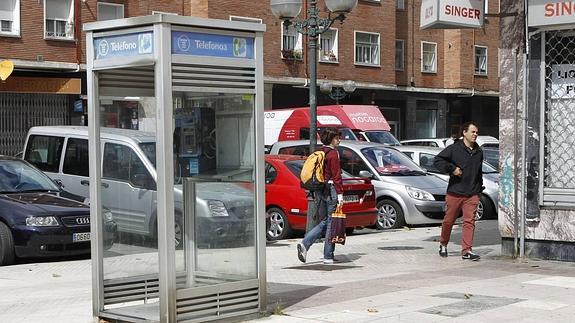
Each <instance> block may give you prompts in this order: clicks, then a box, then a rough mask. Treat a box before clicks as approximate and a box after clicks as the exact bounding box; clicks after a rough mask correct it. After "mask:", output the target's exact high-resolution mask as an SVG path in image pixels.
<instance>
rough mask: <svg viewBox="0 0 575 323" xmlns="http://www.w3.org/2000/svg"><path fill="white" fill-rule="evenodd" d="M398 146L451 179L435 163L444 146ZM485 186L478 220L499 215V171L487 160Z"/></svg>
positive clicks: (424, 166) (429, 167)
mask: <svg viewBox="0 0 575 323" xmlns="http://www.w3.org/2000/svg"><path fill="white" fill-rule="evenodd" d="M396 148H397V149H398V150H399V151H401V152H403V153H404V154H406V155H407V156H408V157H409V158H411V159H413V161H415V163H416V164H418V165H419V166H420V167H421V168H423V169H425V170H426V171H428V172H430V173H433V174H436V175H437V176H440V177H442V178H443V179H445V180H446V181H449V175H447V174H442V173H440V172H439V170H438V169H437V168H435V166H434V165H433V159H434V158H435V156H436V155H437V154H439V152H440V151H441V150H443V148H436V147H417V146H400V147H396ZM483 186H485V190H484V191H483V194H481V200H480V201H479V205H478V206H477V213H476V216H475V219H476V220H481V219H493V218H495V217H496V215H497V204H498V203H499V173H498V172H497V169H495V168H493V167H492V166H491V165H489V164H488V163H487V162H485V161H484V162H483Z"/></svg>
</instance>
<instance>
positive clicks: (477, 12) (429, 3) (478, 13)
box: [419, 0, 484, 29]
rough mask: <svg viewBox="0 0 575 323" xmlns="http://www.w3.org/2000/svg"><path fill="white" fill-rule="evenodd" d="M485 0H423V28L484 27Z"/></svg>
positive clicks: (421, 16)
mask: <svg viewBox="0 0 575 323" xmlns="http://www.w3.org/2000/svg"><path fill="white" fill-rule="evenodd" d="M483 17H484V1H483V0H423V1H422V2H421V12H420V20H419V27H420V28H421V29H426V28H434V29H456V28H481V27H483Z"/></svg>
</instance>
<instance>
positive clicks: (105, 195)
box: [101, 142, 156, 234]
mask: <svg viewBox="0 0 575 323" xmlns="http://www.w3.org/2000/svg"><path fill="white" fill-rule="evenodd" d="M103 151H104V154H103V161H102V191H101V192H102V205H103V206H104V207H106V208H108V209H110V210H111V211H112V214H113V216H114V220H115V221H116V223H117V224H118V231H120V232H130V233H141V234H149V233H150V229H151V223H150V221H151V219H152V215H153V213H154V211H155V208H154V207H153V205H154V203H155V201H156V187H155V180H154V178H153V177H152V176H151V174H150V172H149V171H148V169H147V168H146V166H145V164H144V163H143V162H142V159H141V157H140V156H139V155H138V154H137V153H136V151H135V150H134V149H132V147H130V146H128V145H126V144H123V143H116V142H105V143H104V149H103Z"/></svg>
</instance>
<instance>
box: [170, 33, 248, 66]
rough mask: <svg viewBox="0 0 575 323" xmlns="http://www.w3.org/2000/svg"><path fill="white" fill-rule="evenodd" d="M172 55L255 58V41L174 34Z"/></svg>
mask: <svg viewBox="0 0 575 323" xmlns="http://www.w3.org/2000/svg"><path fill="white" fill-rule="evenodd" d="M172 53H173V54H181V55H196V56H212V57H226V58H247V59H253V58H254V39H253V38H245V37H235V36H227V35H216V34H205V33H195V32H182V31H173V32H172Z"/></svg>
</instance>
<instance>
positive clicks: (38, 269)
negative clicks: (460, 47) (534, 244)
mask: <svg viewBox="0 0 575 323" xmlns="http://www.w3.org/2000/svg"><path fill="white" fill-rule="evenodd" d="M439 229H440V228H439V227H417V228H412V229H408V228H405V229H399V230H393V231H376V230H371V229H364V230H359V231H357V233H356V234H354V235H352V236H350V237H348V241H347V243H346V245H345V246H337V248H336V263H335V264H334V265H323V264H322V262H321V256H322V248H323V247H322V245H314V246H312V248H311V249H310V251H309V252H308V262H307V263H306V264H302V263H300V262H299V261H298V259H297V255H296V244H297V241H298V240H297V239H290V240H283V241H278V242H273V243H268V247H267V250H266V251H267V281H268V313H267V314H266V315H264V316H268V315H271V314H275V315H271V316H269V317H263V318H260V319H257V320H255V321H256V322H260V321H261V322H349V321H354V322H355V321H357V322H368V321H373V322H379V321H385V322H400V321H401V322H406V321H408V322H409V321H412V322H413V321H416V320H419V321H422V322H429V321H444V320H446V321H453V322H457V321H476V322H479V321H491V322H492V321H495V322H497V321H501V322H503V321H509V320H513V321H525V322H531V321H537V322H561V321H563V322H567V321H570V320H571V318H572V317H573V315H574V314H575V297H574V296H575V277H574V276H575V270H574V269H575V265H574V264H572V263H560V262H549V261H534V260H529V261H526V262H521V261H516V260H512V259H508V258H505V257H501V256H500V255H499V254H500V238H499V234H498V230H497V221H493V220H491V221H481V222H478V224H477V229H476V238H475V249H474V250H475V251H476V252H477V253H479V254H480V255H481V256H482V259H481V260H480V261H478V262H467V261H463V260H461V258H460V257H459V250H458V248H459V247H460V246H459V239H460V237H461V228H460V226H459V225H456V226H455V227H454V230H453V235H452V243H450V245H449V257H448V258H447V259H442V258H440V257H439V256H438V255H437V245H438V243H437V241H436V240H437V239H438V235H439ZM121 248H122V246H121V245H118V246H114V247H113V248H112V249H111V250H110V251H109V252H119V251H121ZM143 250H144V249H143ZM0 289H1V290H2V293H0V322H91V319H92V317H91V309H92V303H91V268H90V261H89V259H86V257H84V258H80V259H78V258H74V259H63V260H62V261H59V262H50V261H44V262H39V263H31V262H27V263H20V264H17V265H14V266H7V267H1V268H0ZM30 309H34V310H33V311H31V310H30Z"/></svg>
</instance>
